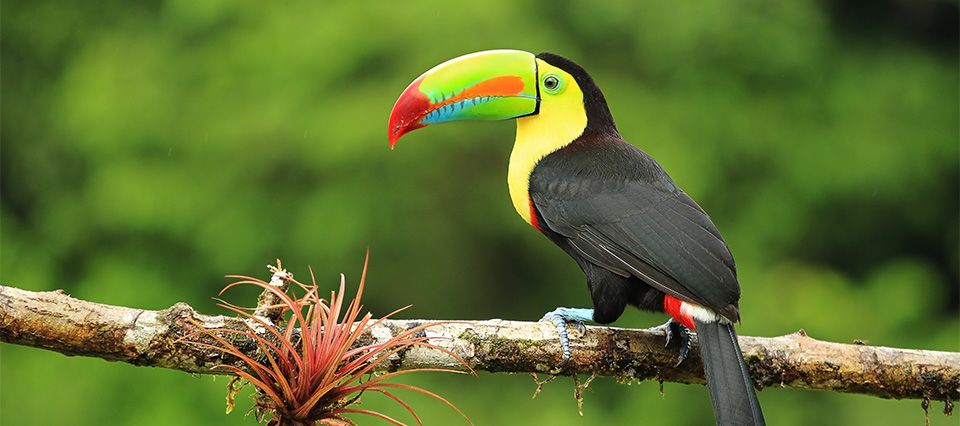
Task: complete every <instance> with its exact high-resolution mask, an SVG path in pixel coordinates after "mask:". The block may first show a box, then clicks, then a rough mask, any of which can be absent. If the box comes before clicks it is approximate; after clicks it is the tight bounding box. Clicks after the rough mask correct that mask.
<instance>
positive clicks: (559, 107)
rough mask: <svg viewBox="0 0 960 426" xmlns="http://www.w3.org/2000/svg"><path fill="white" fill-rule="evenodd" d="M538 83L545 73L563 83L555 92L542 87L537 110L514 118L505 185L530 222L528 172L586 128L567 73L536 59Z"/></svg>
mask: <svg viewBox="0 0 960 426" xmlns="http://www.w3.org/2000/svg"><path fill="white" fill-rule="evenodd" d="M537 69H538V71H539V73H538V74H539V79H540V82H538V84H541V85H542V84H543V80H544V78H546V77H547V76H557V77H560V78H561V79H562V80H564V81H563V83H564V84H565V86H563V88H562V90H560V91H559V92H558V93H555V94H551V93H547V92H545V91H544V90H543V89H542V88H541V101H540V112H539V113H538V114H536V115H531V116H527V117H523V118H519V119H517V140H516V141H515V142H514V144H513V152H511V153H510V166H509V168H508V171H507V185H508V186H509V187H510V199H511V200H512V201H513V207H514V208H515V209H517V213H518V214H520V217H522V218H523V220H525V221H527V223H530V224H532V223H533V222H532V218H531V211H530V174H531V173H533V169H534V167H536V166H537V163H538V162H540V160H541V159H542V158H543V157H546V156H547V155H549V154H550V153H552V152H554V151H556V150H558V149H560V148H563V147H564V146H567V145H569V144H570V143H571V142H573V141H574V140H576V139H577V138H578V137H579V136H580V135H581V134H583V130H584V129H585V128H586V127H587V113H586V111H585V110H584V106H583V92H582V91H581V90H580V87H579V86H578V85H577V83H576V81H575V80H574V78H573V77H572V76H570V74H567V73H566V72H565V71H563V70H561V69H559V68H557V67H554V66H552V65H550V64H548V63H546V62H544V61H542V60H540V59H537Z"/></svg>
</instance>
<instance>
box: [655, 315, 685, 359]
mask: <svg viewBox="0 0 960 426" xmlns="http://www.w3.org/2000/svg"><path fill="white" fill-rule="evenodd" d="M654 329H657V330H659V329H663V330H664V333H666V342H664V344H663V347H667V346H670V341H671V340H673V339H674V338H677V339H679V340H680V353H679V354H678V355H677V363H676V364H675V365H674V367H677V366H679V365H680V364H681V363H683V360H685V359H687V355H689V354H690V346H691V345H693V339H692V338H690V329H688V328H687V327H684V326H683V325H682V324H680V323H679V322H676V321H674V320H673V318H670V320H669V321H667V322H665V323H663V324H662V325H659V326H657V327H654Z"/></svg>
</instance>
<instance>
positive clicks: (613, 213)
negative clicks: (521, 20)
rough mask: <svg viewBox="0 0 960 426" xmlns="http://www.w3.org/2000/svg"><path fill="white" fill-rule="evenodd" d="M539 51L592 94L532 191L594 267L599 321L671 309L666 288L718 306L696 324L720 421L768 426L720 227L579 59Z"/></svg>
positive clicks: (545, 220) (581, 259)
mask: <svg viewBox="0 0 960 426" xmlns="http://www.w3.org/2000/svg"><path fill="white" fill-rule="evenodd" d="M537 57H538V58H541V59H543V60H545V61H547V62H548V63H550V64H552V65H554V66H557V67H559V68H562V69H563V70H565V71H567V72H568V73H570V74H571V75H572V76H573V77H574V78H575V79H576V80H577V83H578V85H579V86H580V89H581V90H582V91H583V94H584V95H583V96H584V106H585V108H586V115H587V126H586V128H585V129H584V132H583V134H582V135H580V137H578V138H577V139H576V140H574V141H572V142H571V143H570V144H569V145H566V146H564V147H563V148H561V149H559V150H557V151H555V152H553V153H552V154H549V155H547V156H546V157H544V158H543V159H541V160H540V161H539V162H538V163H537V165H536V167H534V169H533V172H532V173H531V175H530V181H529V191H530V199H531V200H532V202H533V207H534V208H533V214H535V215H536V221H537V223H538V224H539V227H540V230H541V232H543V233H544V234H545V235H546V236H547V237H548V238H550V239H551V240H552V241H553V242H555V243H556V244H557V245H559V246H560V247H561V248H562V249H563V250H564V251H566V252H567V253H568V254H569V255H570V256H571V257H573V258H574V259H575V260H576V261H577V263H578V264H579V265H580V268H581V269H582V270H583V272H584V274H586V277H587V284H588V287H589V288H590V293H591V296H592V299H593V305H594V320H595V321H596V322H598V323H601V324H606V323H610V322H613V321H615V320H616V319H617V318H619V317H620V315H621V314H622V313H623V310H624V308H625V307H626V305H633V306H636V307H638V308H640V309H645V310H651V311H663V298H664V294H669V295H672V296H674V297H676V298H679V299H681V300H684V301H687V302H692V303H696V304H698V305H701V306H704V307H707V308H709V309H711V310H713V311H714V312H717V313H718V314H720V315H721V316H722V317H723V319H724V320H722V321H721V322H712V323H701V322H697V323H696V325H697V331H698V334H699V335H700V342H701V346H700V349H701V357H702V358H703V360H704V367H705V370H706V372H707V382H708V386H709V388H710V395H711V399H712V400H713V404H714V413H715V416H716V419H717V423H718V424H720V425H763V424H764V420H763V414H762V413H761V411H760V405H759V402H758V401H757V396H756V393H755V391H754V389H753V385H752V382H751V380H750V375H749V372H748V371H747V367H746V365H745V364H744V361H743V356H742V355H741V353H740V347H739V345H738V343H737V338H736V332H735V331H734V329H733V326H732V324H731V323H733V322H737V321H739V319H740V313H739V307H738V306H739V305H738V303H739V300H740V285H739V283H738V282H737V271H736V264H735V263H734V260H733V256H732V255H731V254H730V250H729V249H728V248H727V245H726V243H725V242H724V241H723V238H722V237H721V236H720V232H719V231H718V230H717V228H716V226H714V224H713V222H712V221H711V220H710V217H709V216H707V214H706V213H705V212H704V211H703V209H701V208H700V206H699V205H697V203H696V202H694V201H693V199H691V198H690V197H689V196H687V194H686V193H684V192H683V191H682V190H680V188H678V187H677V185H676V184H674V182H673V180H672V179H671V178H670V176H668V175H667V173H666V172H664V170H663V168H661V167H660V165H659V164H657V162H656V161H655V160H654V159H653V158H651V157H650V156H649V155H647V154H646V153H645V152H643V151H642V150H640V149H639V148H637V147H635V146H633V145H631V144H629V143H627V142H626V141H624V140H623V139H622V138H621V137H620V134H619V132H618V131H617V129H616V125H615V124H614V121H613V117H612V116H611V115H610V111H609V110H608V108H607V105H606V101H605V100H604V97H603V94H602V93H601V92H600V89H599V88H598V87H597V86H596V84H595V83H594V82H593V80H592V79H591V78H590V76H589V75H587V73H586V72H585V71H584V70H583V69H582V68H580V66H578V65H577V64H575V63H573V62H571V61H569V60H567V59H565V58H562V57H559V56H557V55H552V54H545V53H542V54H540V55H537Z"/></svg>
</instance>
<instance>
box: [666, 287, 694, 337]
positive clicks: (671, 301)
mask: <svg viewBox="0 0 960 426" xmlns="http://www.w3.org/2000/svg"><path fill="white" fill-rule="evenodd" d="M685 303H686V302H684V301H682V300H680V299H677V298H676V297H673V296H671V295H669V294H665V295H663V311H664V312H666V313H668V314H670V316H671V317H673V320H674V321H676V322H679V323H680V324H683V326H684V327H687V328H689V329H690V330H693V331H696V329H697V326H696V324H694V323H693V316H691V315H690V313H688V312H686V310H685V309H683V305H684V304H685Z"/></svg>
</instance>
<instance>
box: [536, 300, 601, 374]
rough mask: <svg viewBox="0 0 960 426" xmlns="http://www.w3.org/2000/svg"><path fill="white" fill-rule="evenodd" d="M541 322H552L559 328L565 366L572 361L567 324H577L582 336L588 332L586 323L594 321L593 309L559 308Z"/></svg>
mask: <svg viewBox="0 0 960 426" xmlns="http://www.w3.org/2000/svg"><path fill="white" fill-rule="evenodd" d="M540 321H550V322H552V323H553V324H554V325H556V326H557V334H559V335H560V347H561V348H562V350H563V364H564V365H566V364H567V361H570V335H569V334H568V333H567V324H568V323H573V324H576V326H577V329H578V330H579V331H580V333H581V334H583V333H584V332H586V326H584V325H583V322H584V321H593V309H583V308H557V309H554V310H552V311H550V312H547V313H546V314H545V315H544V316H543V318H542V319H540Z"/></svg>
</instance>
